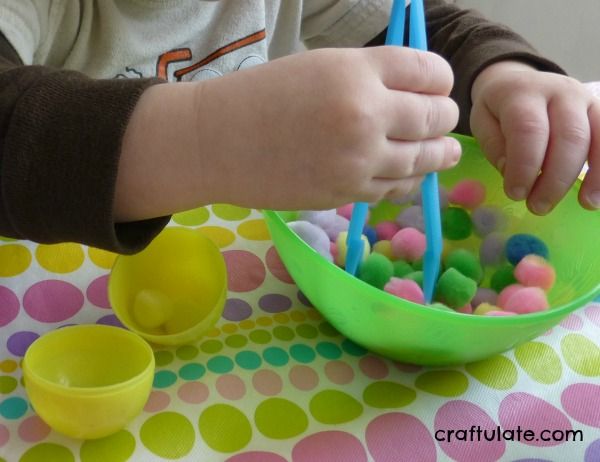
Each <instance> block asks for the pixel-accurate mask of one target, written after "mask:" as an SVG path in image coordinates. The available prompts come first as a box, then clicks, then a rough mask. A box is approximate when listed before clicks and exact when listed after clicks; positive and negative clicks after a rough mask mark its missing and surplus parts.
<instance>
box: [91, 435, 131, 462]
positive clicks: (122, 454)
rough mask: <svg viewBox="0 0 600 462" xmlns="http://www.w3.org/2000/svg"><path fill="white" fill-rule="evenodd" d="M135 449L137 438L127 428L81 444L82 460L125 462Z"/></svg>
mask: <svg viewBox="0 0 600 462" xmlns="http://www.w3.org/2000/svg"><path fill="white" fill-rule="evenodd" d="M133 451H135V438H134V436H133V435H132V434H131V433H129V432H128V431H126V430H121V431H120V432H117V433H115V434H114V435H110V436H107V437H105V438H100V439H97V440H87V441H84V442H83V444H82V445H81V449H80V452H79V455H80V457H81V462H107V461H110V462H125V461H126V460H129V458H130V457H131V455H132V454H133Z"/></svg>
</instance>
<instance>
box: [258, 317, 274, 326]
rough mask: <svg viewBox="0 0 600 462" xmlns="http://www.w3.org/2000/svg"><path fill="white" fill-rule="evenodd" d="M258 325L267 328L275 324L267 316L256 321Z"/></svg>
mask: <svg viewBox="0 0 600 462" xmlns="http://www.w3.org/2000/svg"><path fill="white" fill-rule="evenodd" d="M256 324H258V325H259V326H263V327H267V326H270V325H271V324H273V320H272V319H271V318H269V317H267V316H261V317H260V318H257V319H256Z"/></svg>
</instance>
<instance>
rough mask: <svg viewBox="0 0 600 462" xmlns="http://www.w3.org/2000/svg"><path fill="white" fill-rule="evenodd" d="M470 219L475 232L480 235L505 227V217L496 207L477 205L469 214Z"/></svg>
mask: <svg viewBox="0 0 600 462" xmlns="http://www.w3.org/2000/svg"><path fill="white" fill-rule="evenodd" d="M471 220H472V221H473V228H474V231H475V234H477V235H478V236H480V237H484V236H487V235H488V234H490V233H493V232H494V231H502V230H504V229H505V228H506V217H505V216H504V214H503V213H502V211H501V210H500V209H498V208H497V207H492V206H482V207H477V208H476V209H475V210H473V213H472V214H471Z"/></svg>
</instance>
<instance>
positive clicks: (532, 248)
mask: <svg viewBox="0 0 600 462" xmlns="http://www.w3.org/2000/svg"><path fill="white" fill-rule="evenodd" d="M532 253H533V254H535V255H539V256H540V257H543V258H545V259H546V260H548V247H547V246H546V244H544V242H543V241H542V240H541V239H540V238H539V237H536V236H533V235H532V234H515V235H513V236H511V237H510V238H509V239H508V241H506V258H508V261H509V262H511V263H512V264H513V265H516V264H517V263H519V262H520V261H521V260H522V259H523V257H525V256H526V255H529V254H532Z"/></svg>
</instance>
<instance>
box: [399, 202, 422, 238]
mask: <svg viewBox="0 0 600 462" xmlns="http://www.w3.org/2000/svg"><path fill="white" fill-rule="evenodd" d="M396 223H398V225H400V227H401V228H416V229H418V230H419V231H421V232H424V231H425V223H424V221H423V209H422V208H421V206H419V205H413V206H412V207H408V208H406V209H404V210H402V212H400V214H399V215H398V217H397V218H396Z"/></svg>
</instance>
